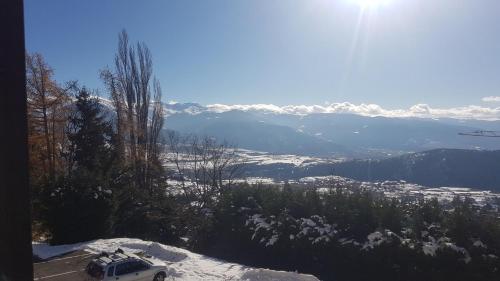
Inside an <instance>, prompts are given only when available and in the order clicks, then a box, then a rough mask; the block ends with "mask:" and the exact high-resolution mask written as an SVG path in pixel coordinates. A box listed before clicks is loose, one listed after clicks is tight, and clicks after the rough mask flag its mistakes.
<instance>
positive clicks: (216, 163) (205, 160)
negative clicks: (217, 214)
mask: <svg viewBox="0 0 500 281" xmlns="http://www.w3.org/2000/svg"><path fill="white" fill-rule="evenodd" d="M166 155H167V160H168V161H169V162H170V163H172V164H173V169H174V170H175V172H176V174H177V177H176V179H178V180H179V181H180V186H181V188H182V190H183V193H184V194H185V195H186V196H187V197H189V198H195V199H196V200H198V201H199V202H200V203H201V204H202V205H206V204H208V203H209V202H210V201H211V200H213V199H214V198H216V197H218V196H219V195H220V194H221V192H223V191H224V189H225V188H229V187H230V186H231V184H232V182H233V180H234V177H235V176H236V175H237V173H238V172H239V171H240V170H241V168H242V165H243V163H244V161H243V159H242V158H241V157H240V156H239V155H238V154H237V150H236V148H235V147H234V146H232V145H229V144H228V143H227V142H222V143H218V142H217V141H216V140H215V139H214V138H210V137H203V138H200V137H197V136H192V135H190V136H180V135H179V134H178V133H175V132H169V134H168V139H167V153H166Z"/></svg>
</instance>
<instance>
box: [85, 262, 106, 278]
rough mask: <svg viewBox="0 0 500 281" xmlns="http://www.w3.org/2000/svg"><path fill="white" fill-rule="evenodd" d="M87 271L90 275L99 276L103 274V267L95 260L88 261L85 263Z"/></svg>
mask: <svg viewBox="0 0 500 281" xmlns="http://www.w3.org/2000/svg"><path fill="white" fill-rule="evenodd" d="M87 273H88V274H89V275H90V276H92V277H97V278H101V277H103V276H104V268H102V266H100V265H98V264H97V263H95V262H90V263H89V264H88V265H87Z"/></svg>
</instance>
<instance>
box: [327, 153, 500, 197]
mask: <svg viewBox="0 0 500 281" xmlns="http://www.w3.org/2000/svg"><path fill="white" fill-rule="evenodd" d="M331 167H332V168H333V173H334V174H335V175H339V176H344V177H349V178H353V179H356V180H361V181H384V180H405V181H408V182H412V183H417V184H420V185H424V186H429V187H438V186H458V187H473V188H481V189H489V190H495V191H500V151H499V150H496V151H486V150H463V149H435V150H430V151H424V152H419V153H411V154H407V155H403V156H399V157H393V158H388V159H383V160H355V161H346V162H342V163H338V164H334V165H333V166H331Z"/></svg>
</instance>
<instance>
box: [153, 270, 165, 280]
mask: <svg viewBox="0 0 500 281" xmlns="http://www.w3.org/2000/svg"><path fill="white" fill-rule="evenodd" d="M164 280H165V273H164V272H160V273H157V274H156V275H155V278H154V279H153V281H164Z"/></svg>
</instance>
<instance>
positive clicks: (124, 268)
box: [115, 262, 134, 276]
mask: <svg viewBox="0 0 500 281" xmlns="http://www.w3.org/2000/svg"><path fill="white" fill-rule="evenodd" d="M133 271H134V268H133V266H131V262H124V263H121V264H119V265H117V266H116V272H115V275H116V276H119V275H123V274H128V273H131V272H133Z"/></svg>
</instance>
